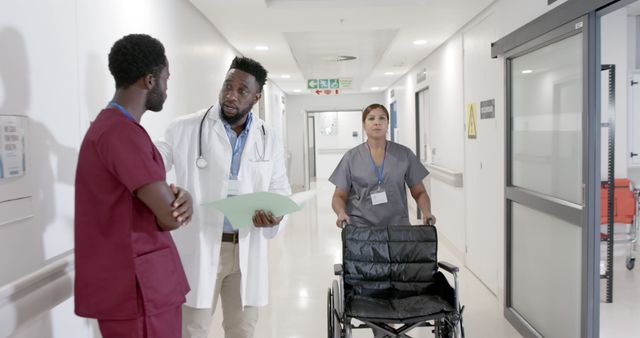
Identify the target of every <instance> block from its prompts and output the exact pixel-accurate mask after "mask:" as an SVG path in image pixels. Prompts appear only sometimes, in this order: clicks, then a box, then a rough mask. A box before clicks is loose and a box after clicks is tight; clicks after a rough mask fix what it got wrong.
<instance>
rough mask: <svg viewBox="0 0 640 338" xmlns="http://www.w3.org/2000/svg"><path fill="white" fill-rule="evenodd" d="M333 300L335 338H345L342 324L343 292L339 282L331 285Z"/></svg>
mask: <svg viewBox="0 0 640 338" xmlns="http://www.w3.org/2000/svg"><path fill="white" fill-rule="evenodd" d="M331 300H332V304H333V308H332V311H331V313H332V318H333V321H332V324H331V325H332V327H333V337H334V338H342V337H345V335H344V330H343V329H342V322H341V321H340V318H341V317H342V311H343V309H342V292H341V290H340V286H339V284H338V281H336V280H334V281H333V283H332V284H331Z"/></svg>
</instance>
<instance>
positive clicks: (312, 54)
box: [191, 0, 494, 94]
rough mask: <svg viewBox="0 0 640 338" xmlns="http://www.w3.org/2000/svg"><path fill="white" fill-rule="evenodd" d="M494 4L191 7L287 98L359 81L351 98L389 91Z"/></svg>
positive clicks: (428, 1)
mask: <svg viewBox="0 0 640 338" xmlns="http://www.w3.org/2000/svg"><path fill="white" fill-rule="evenodd" d="M493 1H494V0H191V2H192V3H193V4H194V6H195V7H196V8H198V9H199V10H200V11H201V12H202V13H203V14H204V15H205V16H206V17H207V18H208V19H209V20H210V21H211V23H213V25H214V26H215V27H216V28H217V29H218V30H219V31H220V33H221V34H222V35H223V36H224V37H225V38H226V39H227V40H228V41H229V43H230V44H231V45H232V46H233V47H234V48H235V49H237V50H238V51H239V52H240V53H242V54H243V55H245V56H248V57H251V58H253V59H256V60H257V61H259V62H260V63H262V64H263V65H264V66H265V68H266V69H267V70H268V71H269V78H270V79H271V80H272V81H273V82H275V83H276V84H277V85H278V86H279V87H280V88H282V90H284V91H285V92H286V93H287V94H294V90H300V91H301V94H305V93H311V91H310V90H307V82H306V80H307V79H310V78H349V79H352V81H353V85H352V89H351V90H346V91H343V92H371V91H381V90H384V89H386V88H387V87H388V86H390V85H391V84H392V83H393V82H395V81H396V80H397V79H398V78H399V77H401V76H402V75H404V74H405V73H406V72H407V71H409V70H410V69H411V67H413V66H414V65H415V64H416V63H418V62H419V61H421V60H422V59H424V58H425V57H426V56H427V55H429V54H430V53H431V52H433V50H434V49H436V48H437V47H438V46H439V45H440V44H441V43H443V42H444V41H445V40H446V39H447V38H449V37H450V36H451V35H452V34H453V33H455V32H456V31H457V30H458V29H460V28H461V27H462V26H463V25H464V24H465V23H467V22H468V21H469V20H471V19H472V18H473V17H474V16H475V15H477V14H478V13H479V12H481V11H482V10H483V9H484V8H486V7H487V6H488V5H490V4H491V3H492V2H493ZM415 40H426V41H427V43H426V44H423V45H415V44H414V43H413V41H415ZM256 46H268V47H269V50H256ZM339 56H355V57H357V59H355V60H351V61H336V60H337V59H338V58H339ZM385 73H387V74H386V75H385ZM390 73H393V74H390ZM282 75H289V76H290V78H283V77H282ZM372 88H377V89H372Z"/></svg>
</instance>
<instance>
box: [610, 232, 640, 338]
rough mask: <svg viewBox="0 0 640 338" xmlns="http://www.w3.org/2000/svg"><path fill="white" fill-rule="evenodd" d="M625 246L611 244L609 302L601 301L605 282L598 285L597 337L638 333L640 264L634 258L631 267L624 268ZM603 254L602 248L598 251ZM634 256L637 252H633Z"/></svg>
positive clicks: (625, 337) (628, 336)
mask: <svg viewBox="0 0 640 338" xmlns="http://www.w3.org/2000/svg"><path fill="white" fill-rule="evenodd" d="M627 247H628V246H627V245H626V244H624V245H618V244H616V245H615V246H614V255H613V256H614V262H613V303H609V304H607V303H604V299H605V296H604V295H605V285H604V282H601V283H600V286H601V290H602V292H601V295H602V297H601V299H602V301H601V302H600V337H601V338H631V337H640V267H638V264H637V261H636V265H635V267H634V268H633V270H631V271H629V270H627V268H626V266H625V258H626V255H627V251H626V248H627ZM602 254H603V256H604V251H602ZM635 254H636V257H637V258H640V257H638V252H636V253H635Z"/></svg>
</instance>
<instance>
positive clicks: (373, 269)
mask: <svg viewBox="0 0 640 338" xmlns="http://www.w3.org/2000/svg"><path fill="white" fill-rule="evenodd" d="M437 252H438V238H437V231H436V228H435V227H434V226H411V225H389V226H363V227H361V226H354V225H347V226H346V227H345V228H344V229H343V230H342V263H343V264H342V265H340V264H337V265H336V266H335V273H336V275H339V276H340V277H341V281H340V283H338V282H337V281H334V283H333V286H332V288H331V289H330V290H329V297H328V299H329V302H330V303H331V304H328V307H329V308H328V315H329V318H328V319H329V337H341V338H342V337H345V338H346V337H350V336H351V328H352V326H351V319H357V320H359V321H361V322H363V323H365V325H364V327H371V328H376V329H378V330H383V331H385V332H386V333H388V334H389V335H390V336H391V337H408V336H407V335H406V331H408V330H410V329H412V328H414V327H417V326H434V328H435V330H434V331H435V332H436V334H437V335H436V336H437V337H452V336H453V335H452V334H453V332H454V331H455V330H456V327H457V325H458V323H459V321H460V318H461V309H460V307H459V304H458V299H457V292H456V290H455V289H454V288H452V287H451V286H450V285H449V283H448V281H447V279H446V278H445V277H444V275H443V274H442V273H441V272H440V271H439V270H438V268H439V267H440V268H443V269H444V270H446V271H449V272H451V273H452V274H453V275H454V277H457V272H458V268H457V267H454V266H452V265H451V264H448V263H445V262H438V259H437ZM455 280H456V284H457V279H455ZM456 287H457V285H456ZM428 321H434V324H431V325H430V324H429V323H426V322H428ZM391 323H401V324H405V326H403V327H401V328H400V329H399V330H396V329H394V328H391V327H390V326H388V325H386V324H391ZM354 328H361V327H354ZM460 330H461V329H458V331H460ZM438 333H439V334H438Z"/></svg>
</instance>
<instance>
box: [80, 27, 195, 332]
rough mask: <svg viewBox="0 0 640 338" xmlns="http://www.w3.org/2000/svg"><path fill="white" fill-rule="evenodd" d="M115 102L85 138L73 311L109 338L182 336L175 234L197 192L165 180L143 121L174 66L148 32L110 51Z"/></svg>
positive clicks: (182, 282)
mask: <svg viewBox="0 0 640 338" xmlns="http://www.w3.org/2000/svg"><path fill="white" fill-rule="evenodd" d="M109 70H110V71H111V74H112V75H113V77H114V79H115V83H116V92H115V95H114V97H113V99H112V101H111V102H109V104H108V105H107V107H106V108H105V109H103V110H102V111H101V112H100V114H98V116H97V117H96V119H95V121H93V123H92V124H91V127H90V128H89V130H88V131H87V134H86V135H85V137H84V140H83V142H82V146H81V148H80V154H79V159H78V167H77V171H76V196H75V199H76V206H75V258H76V281H75V306H76V307H75V311H76V314H78V315H79V316H82V317H90V318H96V319H98V324H99V326H100V331H101V333H102V336H103V337H104V338H116V337H117V338H147V337H148V338H177V337H180V336H181V320H182V317H181V305H182V304H183V303H184V302H185V295H186V294H187V292H188V291H189V285H188V283H187V279H186V277H185V274H184V270H183V268H182V263H181V262H180V257H179V256H178V252H177V251H176V247H175V245H174V243H173V240H172V238H171V235H170V234H169V231H171V230H174V229H177V228H178V227H180V226H181V225H184V224H186V223H188V222H189V220H190V219H191V214H192V210H193V206H192V200H191V195H190V194H189V193H188V192H186V191H185V190H183V189H181V188H178V187H175V186H173V185H171V186H169V185H167V183H166V182H165V170H164V164H163V162H162V157H161V156H160V154H159V153H158V150H157V149H156V147H155V146H154V145H153V143H152V142H151V139H150V138H149V135H148V134H147V132H146V131H145V129H144V128H143V127H142V126H141V125H140V124H139V122H140V118H141V117H142V115H143V114H144V113H145V112H146V111H147V110H151V111H155V112H157V111H160V110H161V109H162V105H163V104H164V101H165V99H166V97H167V93H166V92H167V79H168V78H169V65H168V61H167V58H166V56H165V52H164V47H163V45H162V43H160V41H158V40H156V39H154V38H152V37H150V36H148V35H143V34H135V35H134V34H132V35H127V36H125V37H123V38H122V39H120V40H118V41H117V42H116V43H115V44H114V45H113V47H112V48H111V52H110V53H109Z"/></svg>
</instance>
